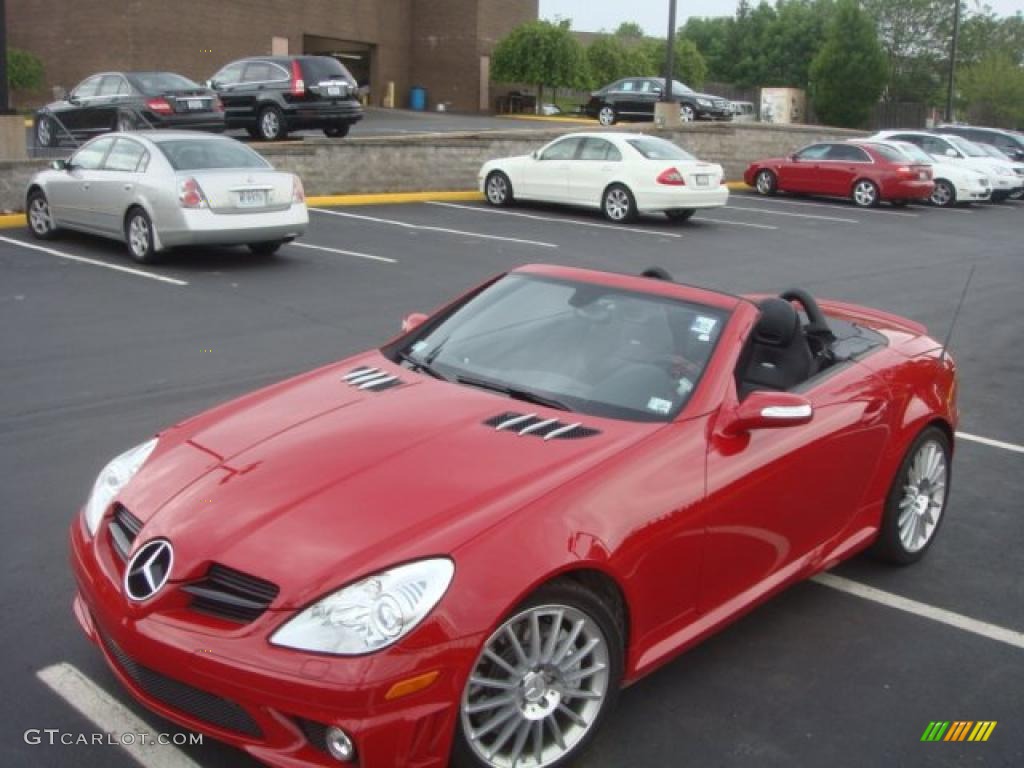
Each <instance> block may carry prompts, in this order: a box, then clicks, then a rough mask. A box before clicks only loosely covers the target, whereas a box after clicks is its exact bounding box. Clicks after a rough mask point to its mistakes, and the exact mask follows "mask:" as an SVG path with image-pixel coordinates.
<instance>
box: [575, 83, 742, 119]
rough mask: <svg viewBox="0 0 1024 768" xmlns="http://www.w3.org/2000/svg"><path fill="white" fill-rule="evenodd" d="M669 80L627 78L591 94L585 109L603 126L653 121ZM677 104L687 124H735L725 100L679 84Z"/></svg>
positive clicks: (674, 89)
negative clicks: (621, 121)
mask: <svg viewBox="0 0 1024 768" xmlns="http://www.w3.org/2000/svg"><path fill="white" fill-rule="evenodd" d="M664 87H665V79H664V78H661V77H625V78H623V79H622V80H616V81H615V82H614V83H612V84H611V85H606V86H605V87H604V88H602V89H601V90H599V91H594V92H593V93H592V94H590V101H589V102H587V105H586V106H585V107H584V108H583V109H584V111H585V112H586V113H587V114H588V115H590V117H596V118H597V119H598V121H599V122H600V123H601V125H613V124H614V123H615V122H617V121H619V120H653V119H654V105H655V104H656V103H657V102H658V100H659V99H660V98H661V92H662V89H663V88H664ZM672 98H673V101H677V102H679V116H680V117H681V118H682V119H683V122H686V123H688V122H690V121H692V120H732V117H733V112H732V105H731V104H730V103H729V100H728V99H723V98H722V97H721V96H710V95H708V94H706V93H697V92H696V91H694V90H693V89H692V88H689V87H688V86H685V85H683V84H682V83H680V82H679V81H678V80H673V81H672Z"/></svg>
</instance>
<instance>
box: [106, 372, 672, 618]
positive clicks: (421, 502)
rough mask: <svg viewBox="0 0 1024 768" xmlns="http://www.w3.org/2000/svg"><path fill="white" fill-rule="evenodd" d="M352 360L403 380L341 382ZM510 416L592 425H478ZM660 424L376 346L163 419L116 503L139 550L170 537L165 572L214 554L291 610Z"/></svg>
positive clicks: (505, 508)
mask: <svg viewBox="0 0 1024 768" xmlns="http://www.w3.org/2000/svg"><path fill="white" fill-rule="evenodd" d="M360 365H370V366H375V367H378V368H380V369H382V370H385V371H388V372H390V373H393V374H395V375H398V376H399V377H400V379H401V380H402V382H403V383H402V384H401V385H399V386H394V387H392V388H389V389H385V390H383V391H374V390H361V389H359V388H358V386H353V385H350V384H349V383H347V382H345V381H344V380H343V377H344V376H345V375H346V374H347V373H348V372H350V371H352V370H353V369H354V368H357V367H358V366H360ZM506 412H517V413H523V414H527V413H532V412H538V413H541V414H542V415H543V416H544V417H557V418H559V419H560V420H561V421H562V422H565V423H573V422H583V423H584V425H585V426H588V427H592V428H593V429H596V430H599V432H598V433H596V434H593V435H591V436H588V437H586V438H584V439H552V440H545V439H543V438H542V437H537V436H534V435H523V436H520V435H518V434H516V433H515V431H514V430H507V431H497V430H495V429H494V427H493V426H490V425H487V424H485V423H484V422H485V421H486V420H488V419H491V418H494V417H497V416H499V415H501V414H503V413H506ZM659 426H660V425H659V424H635V423H629V422H619V421H614V420H607V419H598V418H595V417H590V416H583V415H581V414H572V413H567V412H562V411H549V410H548V409H544V408H541V407H539V406H534V405H530V404H527V403H524V402H522V401H517V400H510V399H507V398H504V397H502V396H500V395H495V394H493V393H490V392H486V391H482V390H477V389H472V388H468V387H464V386H461V385H456V384H449V383H447V382H441V381H437V380H435V379H431V378H428V377H426V376H424V375H422V374H417V373H413V372H412V371H409V370H406V369H403V368H400V367H398V366H396V365H394V364H392V363H391V362H390V361H388V360H386V359H384V358H383V357H382V356H380V355H379V354H374V355H370V356H364V357H362V358H355V359H352V360H349V361H346V362H344V363H341V364H338V365H334V366H330V367H328V368H325V369H322V370H320V371H316V372H313V373H311V374H306V375H305V376H302V377H299V378H297V379H293V380H291V381H288V382H284V383H282V384H280V385H276V386H275V387H272V388H270V389H269V390H266V391H263V392H258V393H255V394H253V395H250V396H248V397H246V398H243V399H242V400H240V401H236V402H235V403H230V404H228V405H226V406H221V407H220V408H218V409H215V410H214V411H212V412H210V413H208V414H204V415H201V416H199V417H197V418H195V419H193V420H191V421H189V422H185V423H184V424H181V425H178V426H177V427H175V428H172V429H171V430H169V431H168V432H166V433H164V434H163V435H162V436H161V439H160V444H159V445H158V447H157V449H156V451H155V452H154V453H153V455H152V456H151V458H150V459H149V461H147V463H146V464H145V465H144V466H143V468H142V469H141V470H140V472H139V473H138V475H136V477H135V478H134V479H133V480H132V482H131V483H130V484H129V485H128V487H127V488H126V489H125V490H124V491H123V492H122V494H121V498H120V501H121V502H122V503H123V504H124V505H125V506H126V507H127V508H128V509H129V510H130V511H131V512H132V513H133V514H134V515H135V516H136V517H138V518H140V519H141V520H142V521H143V522H144V524H145V527H144V528H143V530H142V533H141V534H140V535H139V537H138V540H137V542H136V543H137V544H139V545H141V543H142V542H144V541H147V540H149V539H152V538H154V537H166V538H168V539H169V540H170V541H171V542H172V543H173V545H174V547H175V561H174V570H173V573H172V576H171V578H172V580H173V581H178V582H180V581H188V580H192V579H196V578H201V577H202V575H203V574H204V573H205V571H206V569H207V567H208V565H209V564H210V563H212V562H217V563H221V564H223V565H227V566H229V567H231V568H235V569H238V570H241V571H244V572H246V573H249V574H252V575H254V576H257V577H259V578H263V579H268V580H270V581H272V582H274V583H276V584H278V585H279V586H280V587H281V598H280V600H281V602H279V604H278V607H281V608H285V607H296V606H300V605H303V604H305V603H307V602H309V601H310V600H312V599H314V598H316V597H318V596H320V595H322V594H323V593H324V592H325V591H329V590H331V589H334V588H337V587H339V586H341V585H343V584H345V583H347V582H349V581H351V580H352V579H354V578H357V577H359V576H361V575H365V574H367V573H370V572H373V571H374V570H377V569H379V568H383V567H387V566H389V565H392V564H394V563H396V562H401V561H404V560H408V559H414V558H418V557H425V556H430V555H443V554H447V553H450V552H452V551H453V550H454V549H456V548H457V547H458V546H459V545H461V544H463V543H465V542H466V541H468V540H469V539H471V538H472V537H473V536H475V535H476V534H478V533H480V532H482V531H483V530H485V529H486V528H488V527H490V526H491V525H493V524H495V523H496V522H498V521H499V520H501V519H503V518H504V517H505V516H507V515H509V514H511V513H513V512H515V511H516V510H518V509H521V508H522V507H523V505H524V504H526V503H528V502H529V501H531V500H532V499H534V498H537V497H538V496H539V495H542V494H543V493H545V492H546V491H547V490H550V489H552V488H554V487H557V486H558V485H561V484H563V483H564V482H566V481H567V480H569V479H571V478H572V477H574V476H576V475H577V474H579V473H581V472H583V471H585V470H586V469H588V468H590V467H593V466H595V465H597V464H598V463H600V462H601V461H603V460H605V459H607V458H608V457H609V456H611V455H612V454H614V453H617V452H618V451H620V450H621V449H622V448H623V447H625V446H626V445H628V444H630V443H632V442H635V441H637V440H639V439H642V438H643V437H644V436H646V435H649V434H651V432H652V431H654V430H656V429H657V428H658V427H659Z"/></svg>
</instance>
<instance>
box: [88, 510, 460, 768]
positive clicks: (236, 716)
mask: <svg viewBox="0 0 1024 768" xmlns="http://www.w3.org/2000/svg"><path fill="white" fill-rule="evenodd" d="M108 539H109V532H108V531H107V528H106V521H104V524H102V525H101V526H100V529H99V531H98V533H97V536H96V537H95V538H93V537H90V536H89V535H88V532H87V531H86V530H85V526H84V523H83V522H82V520H81V516H76V518H75V521H74V522H73V523H72V526H71V564H72V570H73V572H74V576H75V580H76V582H77V585H78V594H77V595H76V597H75V600H74V612H75V615H76V617H77V618H78V621H79V623H80V624H81V626H82V629H83V630H84V631H85V633H86V635H87V636H88V637H89V638H90V639H91V640H92V641H93V642H95V643H96V644H97V646H98V647H99V648H100V650H101V651H102V653H103V656H104V658H105V659H106V661H107V663H108V665H109V666H110V668H111V669H112V670H113V672H114V674H115V675H116V676H117V678H118V679H119V680H120V682H121V683H122V684H123V685H124V686H125V687H126V688H127V689H128V691H129V692H130V693H131V694H132V695H133V696H134V697H135V698H136V699H138V700H139V701H140V702H142V703H143V704H144V705H146V706H147V707H149V708H150V709H151V710H153V711H154V712H156V713H158V714H159V715H161V716H163V717H166V718H167V719H169V720H172V721H173V722H175V723H178V724H179V725H182V726H184V727H185V728H189V729H191V730H195V731H200V732H203V733H206V734H209V735H210V736H212V737H214V738H217V739H220V740H222V741H225V742H227V743H229V744H231V745H233V746H235V747H237V748H239V749H242V750H244V751H245V752H247V753H249V754H250V755H252V756H253V757H255V758H256V759H258V760H260V761H262V762H264V763H266V764H267V765H271V766H279V767H280V768H298V767H299V766H340V765H344V764H343V763H340V762H338V761H337V760H335V759H334V758H332V757H330V755H329V754H328V753H327V752H326V751H325V749H324V748H323V746H322V734H323V728H324V726H326V725H337V726H339V727H341V728H343V729H344V730H345V732H346V733H347V734H348V735H349V736H350V738H351V739H352V741H353V743H354V744H355V747H356V761H355V762H354V763H350V764H351V765H358V766H360V768H443V766H444V765H446V763H447V756H448V752H449V750H450V747H451V738H452V734H453V733H454V725H455V717H456V716H457V704H456V702H458V701H459V691H460V690H461V685H462V682H463V680H464V676H465V675H466V674H468V669H469V666H470V665H471V664H472V662H473V653H472V651H468V652H467V650H466V648H465V644H464V643H462V644H460V643H456V642H450V643H438V644H432V645H431V646H430V648H429V649H422V648H421V649H417V650H415V651H414V652H409V649H408V648H406V650H405V651H404V652H403V651H401V650H397V649H391V650H388V651H383V652H380V653H376V654H371V655H368V656H361V657H348V658H339V657H332V656H329V655H323V654H313V653H305V652H300V651H293V650H289V649H285V648H278V647H275V646H272V645H270V644H269V643H268V642H267V639H266V638H267V636H268V635H269V633H270V632H271V631H273V629H274V628H275V627H276V626H277V625H278V624H279V623H280V621H281V620H282V619H283V616H281V615H269V614H276V613H277V612H275V611H268V612H267V614H264V615H263V616H261V617H260V618H259V619H257V620H256V621H254V622H253V623H251V624H247V625H242V626H240V627H233V628H232V627H229V628H224V627H217V623H216V622H213V623H211V622H209V620H204V617H203V616H202V615H199V614H195V613H193V612H191V611H183V610H174V609H167V608H166V602H167V600H171V599H172V598H173V594H172V595H168V596H167V599H166V600H165V598H164V597H163V596H162V595H160V596H157V597H156V598H153V599H152V600H151V601H149V602H150V603H157V604H159V605H157V606H149V605H147V604H146V603H143V604H136V603H131V604H130V603H129V602H128V601H127V599H126V598H125V597H124V596H123V594H122V592H121V588H120V582H121V578H122V575H123V568H124V566H123V564H122V563H121V561H120V559H119V558H118V557H117V555H116V554H114V552H113V548H112V547H111V546H110V544H109V541H108ZM176 591H177V590H172V589H170V587H168V588H165V590H164V592H172V593H173V592H176ZM287 615H289V616H290V615H291V613H290V612H288V614H287ZM400 645H401V644H400ZM434 670H439V672H440V675H439V677H438V679H437V680H436V682H434V683H433V685H431V686H430V687H429V688H426V689H425V690H422V691H419V692H418V693H414V694H411V695H409V696H407V697H404V698H401V699H396V700H393V701H388V700H386V698H385V693H386V691H388V690H389V688H390V687H391V686H392V685H393V684H394V683H396V682H399V681H401V680H404V679H408V678H409V677H411V676H415V675H417V674H423V673H425V672H429V671H434Z"/></svg>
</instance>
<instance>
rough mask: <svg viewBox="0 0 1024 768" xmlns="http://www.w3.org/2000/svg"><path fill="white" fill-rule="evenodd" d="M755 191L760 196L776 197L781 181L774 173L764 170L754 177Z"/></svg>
mask: <svg viewBox="0 0 1024 768" xmlns="http://www.w3.org/2000/svg"><path fill="white" fill-rule="evenodd" d="M754 189H756V190H757V192H758V194H760V195H765V196H768V195H774V194H775V193H776V192H778V191H779V179H778V177H777V176H776V175H775V173H774V172H773V171H769V170H768V169H767V168H763V169H761V170H760V171H758V172H757V175H756V176H755V177H754Z"/></svg>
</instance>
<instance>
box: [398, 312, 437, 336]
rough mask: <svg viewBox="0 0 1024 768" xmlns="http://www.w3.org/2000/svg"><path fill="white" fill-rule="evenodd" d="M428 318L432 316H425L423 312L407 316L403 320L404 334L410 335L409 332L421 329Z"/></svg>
mask: <svg viewBox="0 0 1024 768" xmlns="http://www.w3.org/2000/svg"><path fill="white" fill-rule="evenodd" d="M428 317H430V315H425V314H423V313H422V312H413V313H412V314H409V315H406V316H405V318H404V319H403V320H402V333H408V332H409V331H412V330H415V329H416V328H419V327H420V326H421V325H423V322H424V321H425V320H426V319H427V318H428Z"/></svg>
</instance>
